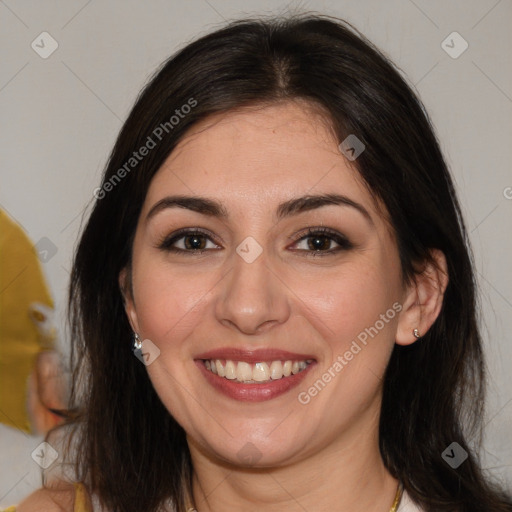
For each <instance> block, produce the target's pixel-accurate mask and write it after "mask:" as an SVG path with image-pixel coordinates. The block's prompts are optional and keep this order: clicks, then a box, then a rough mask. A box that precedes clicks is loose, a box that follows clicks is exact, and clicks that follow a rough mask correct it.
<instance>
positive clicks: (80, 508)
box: [73, 482, 93, 512]
mask: <svg viewBox="0 0 512 512" xmlns="http://www.w3.org/2000/svg"><path fill="white" fill-rule="evenodd" d="M74 486H75V506H74V508H73V512H93V510H92V508H90V507H89V505H88V503H87V491H86V490H85V486H84V484H82V483H81V482H75V483H74Z"/></svg>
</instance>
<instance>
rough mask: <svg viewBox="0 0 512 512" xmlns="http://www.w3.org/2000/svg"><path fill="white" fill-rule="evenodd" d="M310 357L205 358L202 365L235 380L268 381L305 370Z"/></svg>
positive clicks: (310, 360) (244, 381)
mask: <svg viewBox="0 0 512 512" xmlns="http://www.w3.org/2000/svg"><path fill="white" fill-rule="evenodd" d="M312 362H313V360H312V359H308V360H307V361H291V360H287V361H284V362H283V361H279V360H277V361H268V362H265V361H262V362H258V363H255V364H254V365H253V364H249V363H247V362H245V361H231V360H229V359H228V360H227V361H225V362H224V363H223V362H222V360H220V359H211V360H205V361H204V365H205V367H206V369H207V370H209V371H211V372H212V373H214V374H216V375H218V376H219V377H224V378H226V379H229V380H235V379H236V380H237V381H238V382H243V383H251V384H253V383H258V382H268V381H270V380H279V379H282V378H283V377H289V376H290V375H292V374H293V375H295V374H297V373H299V372H301V371H303V370H305V369H306V368H307V367H308V365H309V364H310V363H312Z"/></svg>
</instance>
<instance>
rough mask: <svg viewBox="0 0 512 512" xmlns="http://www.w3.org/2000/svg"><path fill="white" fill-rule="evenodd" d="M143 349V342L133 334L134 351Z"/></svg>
mask: <svg viewBox="0 0 512 512" xmlns="http://www.w3.org/2000/svg"><path fill="white" fill-rule="evenodd" d="M141 348H142V341H141V339H140V336H139V335H138V334H137V333H136V332H134V333H133V350H140V349H141Z"/></svg>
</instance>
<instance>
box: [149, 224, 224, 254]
mask: <svg viewBox="0 0 512 512" xmlns="http://www.w3.org/2000/svg"><path fill="white" fill-rule="evenodd" d="M192 234H200V235H204V236H205V237H207V238H208V239H210V240H211V241H212V242H213V243H214V244H216V245H220V243H219V242H218V240H217V239H216V237H215V236H214V235H213V234H212V233H210V232H209V231H207V230H206V229H203V228H181V229H178V230H177V231H174V232H173V233H171V234H170V235H166V236H164V237H162V238H161V239H160V240H159V241H158V242H157V244H156V247H157V248H158V249H163V250H173V251H176V252H184V253H185V252H186V253H190V254H192V253H196V254H201V253H203V252H205V251H211V250H212V249H198V250H195V251H194V250H185V249H180V248H179V247H173V246H172V244H173V243H176V241H177V240H179V239H180V238H183V237H185V236H187V235H192Z"/></svg>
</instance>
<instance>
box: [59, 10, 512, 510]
mask: <svg viewBox="0 0 512 512" xmlns="http://www.w3.org/2000/svg"><path fill="white" fill-rule="evenodd" d="M296 99H300V100H306V101H307V102H309V103H311V104H312V105H316V106H318V107H320V109H321V110H322V111H323V112H325V113H326V114H325V115H326V116H328V119H327V121H328V122H329V123H330V125H331V126H332V128H333V130H334V132H335V133H336V134H337V137H338V138H339V140H340V141H342V140H344V139H345V137H346V136H347V135H348V134H356V136H357V137H358V138H359V139H360V140H361V141H362V142H363V143H364V144H365V146H366V150H365V151H364V152H363V153H362V154H361V155H360V156H359V158H358V159H357V161H356V162H355V164H356V165H357V169H358V170H359V172H360V175H361V177H362V178H363V180H364V181H365V183H366V184H367V186H368V187H369V189H370V191H371V192H372V194H373V195H374V196H375V197H376V198H378V199H379V200H380V201H381V202H382V203H383V204H384V205H385V207H386V209H387V212H388V214H389V218H390V220H391V224H392V226H393V228H394V231H395V234H396V239H397V244H398V249H399V254H400V260H401V265H402V271H403V276H404V280H405V281H410V280H412V279H414V275H415V264H417V263H418V262H422V261H423V262H424V261H428V260H430V252H429V250H430V249H432V248H437V249H440V250H441V251H442V252H443V253H444V254H445V256H446V260H447V265H448V273H449V284H448V287H447V290H446V293H445V298H444V304H443V307H442V310H441V313H440V315H439V317H438V319H437V320H436V322H435V323H434V325H433V326H432V328H431V329H430V330H429V332H428V333H426V335H425V336H424V337H423V339H422V340H421V342H417V343H414V344H412V345H411V346H406V347H402V346H398V345H395V347H394V350H393V353H392V356H391V360H390V362H389V365H388V368H387V371H386V375H385V380H384V384H383V402H382V411H381V422H380V450H381V454H382V457H383V460H384V462H385V465H386V466H387V468H388V469H389V471H390V472H391V474H392V475H393V476H394V477H396V478H397V479H399V480H400V481H402V482H403V484H404V487H405V489H406V490H407V492H408V493H409V494H410V495H411V496H412V498H413V499H414V501H416V502H417V503H419V504H421V506H423V507H424V508H425V510H427V511H432V512H433V511H447V512H448V511H454V510H457V511H460V512H487V511H488V512H491V511H492V512H499V511H511V510H512V503H511V502H510V500H509V499H508V498H507V497H506V496H505V495H504V494H503V493H502V492H500V491H499V490H498V488H497V487H496V488H495V487H494V486H493V485H491V483H490V480H488V479H487V477H486V476H484V474H483V471H482V469H481V467H480V465H479V461H478V446H479V442H480V439H481V427H480V425H481V418H482V411H483V398H484V382H485V378H484V361H483V356H482V345H481V340H480V335H479V331H478V326H477V321H476V302H475V282H474V273H473V268H472V261H471V256H470V252H469V249H468V240H467V235H466V231H465V228H464V223H463V220H462V218H461V213H460V209H459V206H458V202H457V198H456V194H455V190H454V186H453V183H452V180H451V177H450V175H449V172H448V169H447V166H446V164H445V161H444V159H443V156H442V154H441V151H440V148H439V144H438V142H437V140H436V136H435V134H434V130H433V128H432V126H431V123H430V121H429V118H428V116H427V114H426V113H425V110H424V108H423V106H422V104H421V102H420V101H419V99H418V98H417V97H416V95H415V94H414V93H413V92H412V90H411V88H410V87H409V86H408V85H407V83H406V81H405V80H404V79H403V78H402V76H401V74H400V72H399V71H397V69H396V68H395V67H394V66H393V65H392V64H391V63H390V62H389V60H388V59H387V58H385V57H384V56H383V55H382V54H381V53H380V52H379V51H378V50H377V49H376V48H375V47H374V46H373V45H372V44H371V43H370V42H369V41H367V40H366V39H365V38H364V37H363V36H361V35H360V34H359V33H358V32H357V31H356V30H355V29H353V28H352V27H351V26H350V25H349V24H347V23H346V22H343V21H341V20H338V19H333V18H329V17H326V16H313V15H302V16H293V17H288V18H278V19H272V20H266V19H256V20H242V21H236V22H233V23H230V24H229V25H228V26H226V27H224V28H222V29H220V30H217V31H215V32H213V33H211V34H209V35H206V36H204V37H202V38H200V39H198V40H196V41H194V42H192V43H191V44H188V45H187V46H186V47H185V48H184V49H182V50H181V51H179V52H178V53H177V54H176V55H174V56H173V57H172V58H170V59H169V60H168V61H167V62H165V63H164V65H163V66H162V68H161V69H160V70H159V71H158V72H157V74H156V75H155V76H154V77H153V78H152V80H151V81H150V83H149V84H148V85H147V86H146V87H145V89H144V90H143V91H142V93H141V94H140V96H139V98H138V99H137V102H136V104H135V106H134V108H133V110H132V111H131V113H130V115H129V117H128V119H127V120H126V122H125V123H124V126H123V128H122V130H121V133H120V135H119V137H118V139H117V142H116V144H115V147H114V149H113V151H112V154H111V156H110V159H109V162H108V165H107V168H106V170H105V173H104V177H103V184H102V187H101V189H98V191H97V193H96V197H97V200H96V201H95V204H94V206H93V209H92V212H91V214H90V217H89V219H88V222H87V224H86V226H85V229H84V231H83V234H82V237H81V240H80V242H79V244H78V247H77V250H76V255H75V260H74V266H73V271H72V277H71V285H70V294H69V306H70V319H71V327H72V340H73V361H74V364H75V365H76V371H75V373H76V378H75V382H74V389H73V394H72V400H71V402H70V410H74V411H75V412H74V414H73V418H72V419H70V421H69V425H70V426H73V425H74V426H75V427H76V435H77V436H78V439H79V442H78V443H77V454H76V464H77V467H78V470H79V471H78V478H80V479H81V480H83V481H84V482H86V483H87V485H88V488H89V491H90V492H93V493H96V494H97V495H98V496H99V497H100V499H101V501H102V502H103V503H104V504H105V505H106V507H107V508H108V510H112V511H123V512H130V511H133V512H135V511H140V510H144V511H147V512H150V511H156V510H157V509H158V507H159V506H161V505H162V504H163V503H164V502H165V500H166V499H170V500H171V501H172V502H173V503H174V505H175V507H176V509H177V510H180V511H181V510H183V507H184V486H187V485H190V479H191V474H192V468H191V461H190V454H189V451H188V447H187V443H186V439H185V432H184V431H183V429H182V428H181V427H180V425H178V424H177V423H176V421H175V420H174V419H173V418H172V416H171V415H170V414H169V412H168V411H167V410H166V408H165V407H164V406H163V404H162V403H161V401H160V399H159V397H158V396H157V394H156V392H155V390H154V389H153V386H152V385H151V382H150V380H149V378H148V375H147V372H146V369H145V367H144V365H142V364H140V363H139V361H138V360H137V359H136V358H135V357H134V355H133V353H132V331H131V329H130V325H129V323H128V321H127V318H126V315H125V311H124V308H123V299H122V295H121V293H120V290H119V285H118V276H119V273H120V271H121V269H123V268H124V267H127V266H128V267H129V264H130V257H131V250H132V241H133V237H134V233H135V228H136V224H137V220H138V216H139V213H140V210H141V207H142V204H143V202H144V199H145V195H146V192H147V190H148V186H149V183H150V181H151V179H152V177H153V176H154V174H155V173H156V172H157V171H158V169H159V168H160V166H161V165H162V164H163V162H164V160H165V159H166V158H167V157H168V156H169V154H170V153H171V152H172V150H173V149H174V147H175V146H176V144H177V143H178V142H179V141H180V139H182V138H183V136H184V135H185V134H186V133H187V130H189V129H190V128H191V127H192V126H193V125H194V124H195V123H197V122H198V121H199V120H202V119H204V118H206V117H207V116H209V115H211V114H214V113H218V112H226V111H229V110H230V109H235V108H242V107H245V106H258V105H266V104H271V103H275V102H279V101H289V100H296ZM187 104H188V105H189V106H192V105H193V107H192V108H190V109H183V110H180V112H182V113H183V114H184V115H183V116H179V121H177V120H176V119H174V120H173V121H171V116H173V115H177V114H176V110H177V109H181V107H182V106H183V105H187ZM185 110H186V111H187V113H185ZM165 123H167V124H165ZM157 127H161V129H163V128H162V127H166V129H165V130H164V132H165V133H164V132H162V137H161V140H158V143H157V144H156V146H155V147H154V148H153V149H151V151H149V153H148V154H147V155H146V156H145V157H144V158H143V159H141V160H140V161H138V162H137V163H136V164H134V165H133V166H132V167H133V168H132V167H129V168H128V167H126V163H127V162H128V161H129V159H130V158H131V157H132V156H133V152H134V151H138V150H139V148H141V147H142V146H144V145H146V144H147V143H148V137H149V138H152V139H155V138H156V136H155V129H156V128H157ZM158 133H159V132H158ZM155 142H156V141H155ZM132 163H134V162H132ZM123 166H124V169H125V171H127V172H124V173H123V172H120V169H123ZM128 169H129V170H128ZM120 175H122V176H121V177H120ZM118 178H120V179H118ZM107 183H110V185H109V186H107V185H106V184H107ZM452 442H457V443H458V444H459V445H460V446H462V447H463V448H464V449H465V450H466V451H467V452H468V453H469V458H468V459H467V460H466V461H465V462H464V463H462V464H461V465H460V466H459V467H458V468H457V469H452V468H451V467H450V466H449V465H448V464H447V463H446V462H445V461H444V460H443V458H442V457H441V454H442V452H443V451H444V450H445V449H446V447H447V446H448V445H450V444H451V443H452Z"/></svg>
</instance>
